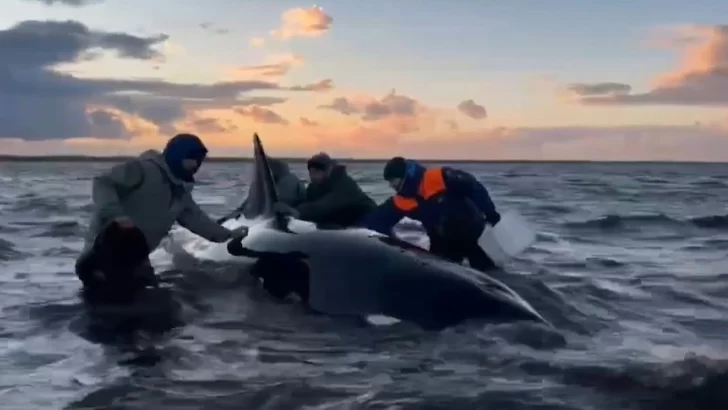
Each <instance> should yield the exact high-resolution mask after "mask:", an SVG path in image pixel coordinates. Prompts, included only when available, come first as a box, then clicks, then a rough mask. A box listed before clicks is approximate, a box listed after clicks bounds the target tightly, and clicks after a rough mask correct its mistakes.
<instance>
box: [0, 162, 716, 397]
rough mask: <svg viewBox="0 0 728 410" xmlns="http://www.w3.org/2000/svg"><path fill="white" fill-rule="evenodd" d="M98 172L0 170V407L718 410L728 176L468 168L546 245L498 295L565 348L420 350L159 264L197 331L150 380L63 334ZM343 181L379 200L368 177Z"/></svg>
mask: <svg viewBox="0 0 728 410" xmlns="http://www.w3.org/2000/svg"><path fill="white" fill-rule="evenodd" d="M108 166H109V164H104V163H97V164H93V163H0V184H1V185H0V266H2V270H1V271H0V295H1V297H0V308H1V309H2V316H1V317H0V338H1V340H2V342H0V369H2V372H0V408H2V409H24V410H30V409H41V408H42V409H55V408H69V409H81V408H106V409H132V408H135V409H150V408H154V409H165V408H167V409H241V408H246V409H295V408H302V409H303V408H305V409H357V408H372V409H486V408H487V409H581V410H585V409H619V408H651V409H692V408H696V409H697V408H699V409H724V408H726V403H727V402H728V392H727V390H728V389H726V388H725V386H726V385H728V364H727V363H728V361H725V359H724V358H725V357H726V356H728V353H727V352H726V350H728V349H727V347H728V342H726V335H728V330H727V327H726V325H728V317H727V315H726V307H727V306H728V267H727V266H726V251H728V211H727V210H726V201H728V187H727V186H726V181H728V165H695V164H682V165H681V164H670V165H666V164H640V165H625V164H480V165H462V167H463V168H466V169H467V170H469V171H471V172H473V173H474V174H475V175H477V176H478V177H479V178H480V179H482V180H483V181H485V182H486V183H487V186H488V187H489V188H490V190H491V191H492V194H493V196H494V198H495V200H496V202H497V204H498V205H499V206H500V207H501V208H503V209H505V208H511V207H512V208H517V209H518V210H519V211H520V212H521V213H522V214H523V215H525V216H527V217H528V218H529V219H530V220H531V221H532V223H533V224H534V225H535V227H536V228H537V229H538V231H539V240H538V243H537V244H536V246H535V247H534V248H533V249H531V250H530V251H529V252H528V253H527V254H525V255H524V257H523V258H522V259H521V260H519V261H516V262H514V263H513V264H512V265H511V266H510V267H509V268H508V271H509V276H507V277H505V278H502V279H504V280H505V281H506V282H507V283H509V284H510V285H512V286H513V287H514V288H516V289H517V290H518V291H519V292H521V294H522V295H523V296H524V297H526V298H527V299H529V300H530V301H531V303H532V304H533V305H534V306H536V307H537V309H540V310H541V311H542V312H543V313H544V315H545V316H546V317H547V318H548V319H550V320H551V321H552V322H554V323H555V324H556V325H557V327H558V328H559V329H560V331H561V333H562V334H563V336H564V337H565V339H566V345H563V344H560V343H557V342H556V341H555V340H556V339H557V338H554V337H553V335H551V334H548V333H544V331H542V330H540V329H537V328H536V327H534V326H533V325H531V324H516V325H501V326H491V327H484V326H483V325H476V324H467V325H463V326H460V327H457V328H454V329H450V330H447V331H444V332H440V333H426V332H423V331H420V330H417V329H413V328H411V327H408V326H394V327H391V328H366V327H362V326H357V325H353V324H351V323H344V322H341V321H336V320H333V319H329V318H326V317H322V316H312V315H310V314H308V313H306V312H304V311H303V310H302V309H300V308H298V307H296V306H295V305H290V304H280V303H275V302H273V301H271V300H270V299H268V298H267V297H266V296H265V295H264V294H262V293H261V291H260V290H258V289H252V288H238V289H230V288H229V286H224V285H220V284H217V283H216V282H215V281H212V280H210V278H209V276H206V275H205V274H204V273H203V271H205V272H207V274H208V275H209V274H210V273H211V271H216V272H212V273H213V274H222V273H221V271H222V270H224V267H220V266H207V267H205V266H195V265H189V264H188V265H187V266H173V261H172V258H170V257H169V255H166V254H165V253H164V252H161V251H158V252H156V253H155V254H154V255H153V263H154V265H155V267H156V268H157V269H158V272H163V273H162V275H163V276H164V277H165V278H168V279H169V280H170V281H174V282H175V283H176V285H175V286H176V287H177V288H179V289H180V290H179V293H180V297H181V298H183V299H184V300H185V301H186V302H185V304H186V312H187V314H186V316H187V317H188V319H189V321H190V323H189V325H187V326H186V327H185V328H183V329H181V330H179V331H178V332H175V333H174V334H173V335H171V336H170V337H169V339H168V340H167V341H166V342H165V343H164V347H163V348H162V354H163V361H162V362H161V363H159V364H158V365H156V366H153V367H139V366H130V365H120V364H118V362H119V360H120V356H119V355H120V353H118V352H115V351H113V350H111V349H109V348H104V347H102V346H100V345H97V344H92V343H90V342H88V341H86V340H85V339H82V338H81V337H79V336H77V335H76V333H74V332H71V331H69V327H73V325H72V323H75V321H76V320H77V317H79V315H80V314H81V312H82V309H81V306H80V304H79V302H78V300H77V296H76V290H77V289H78V285H79V283H78V282H77V280H76V278H75V276H74V275H73V273H72V266H73V259H74V257H75V255H76V253H77V252H78V251H79V249H80V247H81V241H80V234H81V233H82V231H83V227H84V224H85V223H86V218H87V216H88V212H89V210H90V204H89V192H90V184H89V179H90V177H91V176H93V175H94V174H95V173H96V172H98V171H99V170H101V169H104V168H106V167H108ZM244 168H245V165H241V164H206V165H205V166H204V168H203V170H202V172H201V174H200V175H199V180H200V181H202V183H201V184H200V186H199V188H198V189H197V190H196V193H195V196H196V198H198V200H199V202H200V203H201V204H202V205H203V207H204V208H205V209H207V210H208V211H209V212H210V213H211V214H213V215H220V214H222V213H223V212H225V211H226V210H228V209H229V208H230V207H231V206H234V205H237V203H238V202H239V200H240V198H241V196H242V192H243V191H244V186H245V183H244V181H242V180H241V178H242V175H244V173H242V172H241V170H242V169H244ZM349 168H350V172H351V173H352V174H353V175H354V176H355V177H356V178H357V179H358V180H359V181H361V183H362V184H363V186H364V187H365V189H366V190H367V191H368V192H370V193H371V194H373V195H374V196H375V197H376V199H377V200H380V201H381V200H383V199H384V198H385V197H386V195H387V194H388V192H387V191H386V189H385V187H384V186H383V185H382V184H381V183H380V182H379V175H380V169H381V166H380V165H376V164H353V165H350V167H349ZM295 171H296V172H297V173H300V174H302V175H303V173H304V169H303V167H302V166H301V165H296V166H295ZM408 234H409V235H410V236H412V235H414V234H415V233H414V232H413V231H411V230H410V231H409V232H408Z"/></svg>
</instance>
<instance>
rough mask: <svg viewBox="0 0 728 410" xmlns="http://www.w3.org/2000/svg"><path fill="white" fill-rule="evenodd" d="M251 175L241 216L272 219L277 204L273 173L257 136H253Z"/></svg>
mask: <svg viewBox="0 0 728 410" xmlns="http://www.w3.org/2000/svg"><path fill="white" fill-rule="evenodd" d="M252 171H253V175H251V178H250V188H249V189H248V198H247V199H246V201H245V207H244V209H243V215H244V216H245V218H247V219H255V218H260V217H274V216H275V212H274V210H273V205H274V204H275V203H276V202H278V193H277V192H276V185H275V181H274V180H273V173H272V172H271V170H270V165H269V164H268V156H266V155H265V150H264V149H263V143H261V142H260V137H258V134H257V133H255V134H253V170H252Z"/></svg>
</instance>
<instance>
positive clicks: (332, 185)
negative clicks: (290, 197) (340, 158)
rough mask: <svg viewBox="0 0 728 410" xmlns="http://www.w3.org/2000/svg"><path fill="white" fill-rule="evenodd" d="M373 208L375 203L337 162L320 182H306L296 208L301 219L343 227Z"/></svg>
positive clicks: (359, 218) (358, 219) (357, 219)
mask: <svg viewBox="0 0 728 410" xmlns="http://www.w3.org/2000/svg"><path fill="white" fill-rule="evenodd" d="M376 207H377V204H376V202H374V200H373V199H371V198H370V197H369V196H368V195H367V194H366V193H364V191H362V189H361V187H359V184H357V183H356V181H354V179H352V178H351V176H349V174H348V173H347V172H346V167H344V166H343V165H338V164H337V165H334V168H333V169H332V170H331V174H330V175H329V177H328V178H327V179H326V180H325V181H324V182H322V183H320V184H309V185H308V187H307V188H306V202H304V203H303V204H301V205H299V206H298V207H296V209H297V210H298V213H299V214H300V215H299V217H300V218H301V219H303V220H306V221H311V222H314V223H317V224H322V225H340V226H344V227H346V226H352V225H354V224H355V223H356V222H357V221H360V220H361V219H362V218H363V217H364V216H365V215H366V214H367V213H369V212H371V211H372V210H374V209H375V208H376Z"/></svg>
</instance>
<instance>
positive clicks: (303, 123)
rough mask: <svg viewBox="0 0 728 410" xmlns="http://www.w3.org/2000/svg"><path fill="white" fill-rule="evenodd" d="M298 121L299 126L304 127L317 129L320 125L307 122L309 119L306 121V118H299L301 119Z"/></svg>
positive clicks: (316, 122) (314, 122)
mask: <svg viewBox="0 0 728 410" xmlns="http://www.w3.org/2000/svg"><path fill="white" fill-rule="evenodd" d="M298 121H299V122H300V123H301V125H303V126H304V127H318V126H319V125H321V123H320V122H318V121H312V120H309V119H308V118H306V117H301V118H299V119H298Z"/></svg>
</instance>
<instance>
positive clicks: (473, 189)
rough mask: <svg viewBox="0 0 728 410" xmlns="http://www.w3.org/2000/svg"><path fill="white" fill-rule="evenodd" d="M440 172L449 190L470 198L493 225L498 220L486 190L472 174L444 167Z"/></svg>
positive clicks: (498, 217)
mask: <svg viewBox="0 0 728 410" xmlns="http://www.w3.org/2000/svg"><path fill="white" fill-rule="evenodd" d="M442 173H443V178H444V179H445V185H446V186H447V189H448V190H449V191H451V192H453V193H457V194H460V195H462V196H464V197H467V198H470V199H471V200H472V201H473V202H474V203H475V206H477V207H478V209H480V212H482V213H483V215H485V219H487V220H488V222H490V223H491V224H493V225H495V224H497V223H498V221H500V214H499V213H498V211H497V210H496V208H495V204H494V203H493V200H492V199H490V194H489V193H488V190H487V189H485V187H484V186H483V184H481V183H480V182H478V180H477V179H475V177H474V176H472V175H471V174H469V173H467V172H465V171H460V170H456V169H452V168H444V169H443V172H442Z"/></svg>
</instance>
